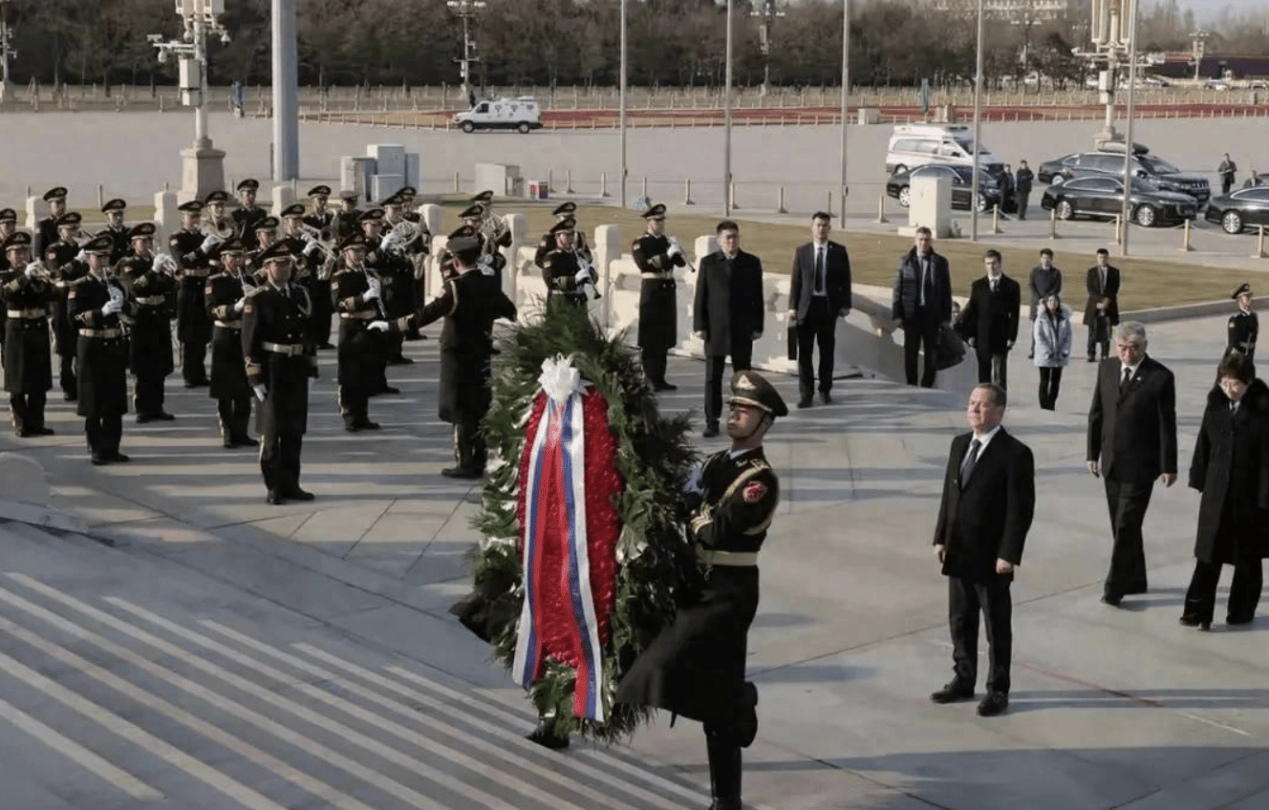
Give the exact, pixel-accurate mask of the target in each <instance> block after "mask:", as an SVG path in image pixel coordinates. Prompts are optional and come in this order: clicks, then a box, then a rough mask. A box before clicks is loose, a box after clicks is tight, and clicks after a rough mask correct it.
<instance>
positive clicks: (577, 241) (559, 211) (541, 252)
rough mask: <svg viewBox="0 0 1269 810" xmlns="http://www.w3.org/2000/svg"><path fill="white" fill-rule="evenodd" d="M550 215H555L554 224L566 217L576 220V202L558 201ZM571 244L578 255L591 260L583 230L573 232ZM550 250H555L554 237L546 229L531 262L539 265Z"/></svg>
mask: <svg viewBox="0 0 1269 810" xmlns="http://www.w3.org/2000/svg"><path fill="white" fill-rule="evenodd" d="M551 215H552V216H553V217H555V222H556V224H558V223H560V222H563V221H564V220H566V219H572V220H573V221H574V222H576V221H577V203H575V202H565V203H560V204H559V205H557V206H556V207H555V210H554V211H552V212H551ZM573 245H574V246H575V247H576V249H577V252H578V254H579V255H581V256H584V257H586V261H588V262H589V261H593V259H592V258H591V252H590V245H588V244H586V234H585V233H584V232H583V231H576V232H575V233H574V234H573ZM552 250H555V237H553V236H552V235H551V232H550V231H547V232H546V233H544V234H542V238H541V239H539V240H538V249H537V250H536V251H535V252H534V254H533V263H534V264H536V265H537V266H539V267H541V266H542V259H543V258H545V256H546V254H548V253H550V252H551V251H552Z"/></svg>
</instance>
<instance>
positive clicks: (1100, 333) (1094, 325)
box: [1084, 248, 1119, 363]
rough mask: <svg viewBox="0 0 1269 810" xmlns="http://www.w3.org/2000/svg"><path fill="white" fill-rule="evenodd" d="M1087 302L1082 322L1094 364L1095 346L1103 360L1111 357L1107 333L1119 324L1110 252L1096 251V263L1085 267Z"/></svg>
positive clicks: (1116, 274)
mask: <svg viewBox="0 0 1269 810" xmlns="http://www.w3.org/2000/svg"><path fill="white" fill-rule="evenodd" d="M1086 286H1087V287H1088V303H1087V304H1086V305H1085V306H1084V323H1085V324H1087V325H1088V362H1090V363H1095V362H1097V347H1098V346H1101V347H1102V359H1103V360H1105V359H1106V358H1107V357H1109V356H1110V330H1111V329H1113V328H1114V327H1115V326H1116V325H1118V323H1119V268H1118V267H1115V266H1113V265H1112V264H1111V263H1110V251H1109V250H1107V249H1106V248H1098V249H1097V264H1095V265H1093V266H1092V267H1090V268H1088V280H1087V285H1086Z"/></svg>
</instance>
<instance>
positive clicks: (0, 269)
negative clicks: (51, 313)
mask: <svg viewBox="0 0 1269 810" xmlns="http://www.w3.org/2000/svg"><path fill="white" fill-rule="evenodd" d="M0 224H7V225H8V226H9V228H11V229H12V230H10V232H9V233H7V234H3V235H0V242H3V240H4V239H7V238H9V237H10V236H12V235H13V234H15V233H17V230H16V229H17V227H18V212H17V211H14V210H13V209H12V208H0ZM28 236H30V234H28ZM28 244H29V243H28ZM32 255H35V254H32V253H31V251H30V249H29V248H28V249H27V260H28V262H29V261H30V257H31V256H32ZM10 269H12V265H10V264H9V257H8V255H7V254H5V252H4V250H3V249H0V273H4V272H5V271H7V270H10ZM7 320H8V314H7V312H6V310H5V308H4V307H0V355H2V354H3V353H4V335H5V329H6V327H5V323H6V321H7Z"/></svg>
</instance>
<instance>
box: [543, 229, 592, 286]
mask: <svg viewBox="0 0 1269 810" xmlns="http://www.w3.org/2000/svg"><path fill="white" fill-rule="evenodd" d="M575 225H576V223H574V221H573V219H572V218H571V217H570V218H568V219H563V220H560V221H559V222H557V223H555V225H554V226H553V227H552V228H551V236H552V237H554V239H555V249H554V250H552V251H551V252H550V253H547V254H546V256H544V257H543V258H542V278H543V279H545V280H546V289H547V303H548V305H549V304H550V303H551V301H553V300H554V301H567V302H569V303H570V304H573V305H575V306H579V307H584V306H586V285H588V284H589V285H591V286H592V289H593V286H594V283H595V282H596V281H598V280H599V276H598V274H596V272H595V268H594V267H592V266H591V265H590V263H589V262H587V261H585V259H583V258H582V257H581V256H578V255H577V250H576V248H575V247H574V244H573V236H574V233H575V231H574V230H573V229H574V227H575Z"/></svg>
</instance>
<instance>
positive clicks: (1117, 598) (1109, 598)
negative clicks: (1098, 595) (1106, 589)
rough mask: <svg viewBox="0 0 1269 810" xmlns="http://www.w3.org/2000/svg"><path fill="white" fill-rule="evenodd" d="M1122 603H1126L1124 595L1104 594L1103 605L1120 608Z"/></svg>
mask: <svg viewBox="0 0 1269 810" xmlns="http://www.w3.org/2000/svg"><path fill="white" fill-rule="evenodd" d="M1122 601H1124V597H1123V595H1122V594H1118V593H1104V594H1102V604H1104V605H1110V606H1111V607H1119V603H1120V602H1122Z"/></svg>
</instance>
